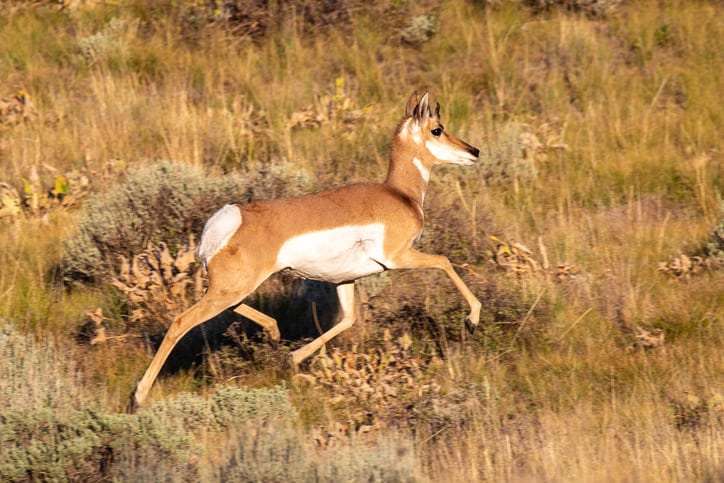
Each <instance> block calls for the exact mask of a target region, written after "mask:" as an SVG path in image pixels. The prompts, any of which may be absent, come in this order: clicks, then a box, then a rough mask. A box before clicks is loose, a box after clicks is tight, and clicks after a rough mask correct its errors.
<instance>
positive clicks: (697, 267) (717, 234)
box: [659, 204, 724, 279]
mask: <svg viewBox="0 0 724 483" xmlns="http://www.w3.org/2000/svg"><path fill="white" fill-rule="evenodd" d="M722 207H723V209H722V211H723V212H724V204H723V205H722ZM721 268H724V218H722V219H721V221H719V223H718V224H717V225H716V226H715V227H714V229H713V230H712V231H711V234H710V235H709V239H708V240H707V241H706V242H705V243H704V245H703V246H702V247H700V248H699V249H697V250H695V251H694V252H693V253H692V254H690V255H686V254H684V253H682V254H680V255H677V256H675V257H672V258H671V259H670V260H669V261H667V262H660V263H659V271H660V272H662V273H664V274H666V275H668V276H670V277H673V278H677V279H688V278H691V276H692V275H696V274H699V273H702V272H705V271H714V270H720V269H721Z"/></svg>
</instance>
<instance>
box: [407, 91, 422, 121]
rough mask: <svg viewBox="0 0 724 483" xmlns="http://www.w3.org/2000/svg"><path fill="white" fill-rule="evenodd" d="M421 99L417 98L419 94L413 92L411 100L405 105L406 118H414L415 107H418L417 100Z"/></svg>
mask: <svg viewBox="0 0 724 483" xmlns="http://www.w3.org/2000/svg"><path fill="white" fill-rule="evenodd" d="M418 99H419V97H418V96H417V92H413V93H412V94H411V95H410V98H409V99H408V100H407V104H406V105H405V117H412V115H413V113H414V112H415V107H416V106H417V100H418Z"/></svg>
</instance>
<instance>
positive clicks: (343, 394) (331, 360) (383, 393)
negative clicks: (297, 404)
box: [297, 330, 441, 431]
mask: <svg viewBox="0 0 724 483" xmlns="http://www.w3.org/2000/svg"><path fill="white" fill-rule="evenodd" d="M433 364H434V360H430V361H425V360H423V359H421V358H420V357H419V356H416V355H415V354H414V353H413V351H412V338H411V337H410V336H409V334H407V333H405V334H403V335H402V336H400V337H397V338H393V337H392V335H391V333H390V331H389V330H386V331H385V333H384V341H383V345H382V346H381V347H375V348H373V349H370V350H367V351H360V350H359V347H358V346H357V345H354V346H353V347H352V349H350V350H346V351H345V350H342V349H339V348H335V349H333V350H332V351H331V352H330V353H321V354H319V355H318V356H316V357H315V358H314V359H313V360H312V362H311V365H310V371H309V374H301V375H298V376H297V378H299V379H300V380H304V381H306V382H308V383H310V384H312V385H314V386H317V387H319V388H322V389H324V390H326V391H327V392H329V394H330V399H329V402H330V405H331V407H332V408H333V409H335V410H338V411H343V412H346V415H345V416H346V417H347V419H348V420H349V422H350V424H351V426H353V427H354V428H355V430H356V431H366V430H369V429H372V428H377V427H384V426H388V425H393V424H394V425H405V424H406V423H407V422H409V421H410V420H412V419H414V410H413V409H414V407H415V405H416V404H417V403H419V402H421V401H424V400H426V399H429V398H431V397H432V398H435V397H438V396H440V394H441V387H440V386H439V385H438V384H437V383H436V382H435V380H434V378H433V376H432V375H431V373H432V372H434V371H431V370H429V369H431V366H432V365H433Z"/></svg>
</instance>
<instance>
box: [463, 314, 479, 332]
mask: <svg viewBox="0 0 724 483" xmlns="http://www.w3.org/2000/svg"><path fill="white" fill-rule="evenodd" d="M465 328H466V329H467V330H468V334H470V335H473V334H474V333H475V329H477V328H478V325H477V324H473V322H472V321H471V320H470V317H465Z"/></svg>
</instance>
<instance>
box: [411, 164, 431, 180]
mask: <svg viewBox="0 0 724 483" xmlns="http://www.w3.org/2000/svg"><path fill="white" fill-rule="evenodd" d="M412 164H414V165H415V167H416V168H417V170H418V171H419V172H420V176H422V179H423V180H424V181H425V183H427V182H428V181H430V170H429V169H427V168H426V167H425V165H424V164H422V161H420V159H419V158H412Z"/></svg>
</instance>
